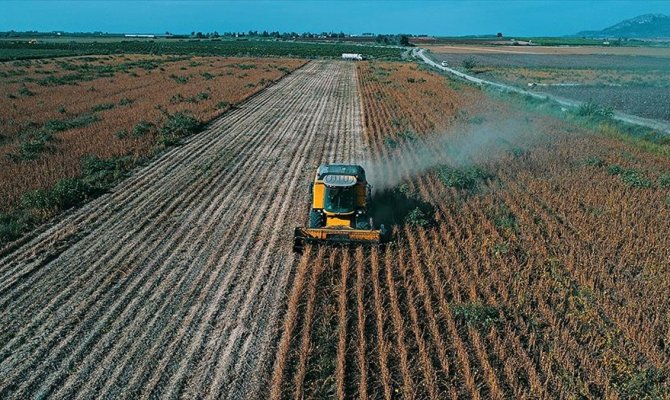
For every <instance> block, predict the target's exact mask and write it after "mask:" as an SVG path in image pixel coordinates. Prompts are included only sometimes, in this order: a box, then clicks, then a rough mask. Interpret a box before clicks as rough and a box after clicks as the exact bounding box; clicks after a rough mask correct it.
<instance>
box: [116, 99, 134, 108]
mask: <svg viewBox="0 0 670 400" xmlns="http://www.w3.org/2000/svg"><path fill="white" fill-rule="evenodd" d="M134 102H135V100H133V99H129V98H127V97H124V98H122V99H121V100H119V105H120V106H127V105H130V104H133V103H134Z"/></svg>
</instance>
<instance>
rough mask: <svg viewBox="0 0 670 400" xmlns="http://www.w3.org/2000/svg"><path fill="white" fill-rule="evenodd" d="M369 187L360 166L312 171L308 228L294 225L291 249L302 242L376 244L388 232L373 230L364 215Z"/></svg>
mask: <svg viewBox="0 0 670 400" xmlns="http://www.w3.org/2000/svg"><path fill="white" fill-rule="evenodd" d="M370 189H371V186H370V185H369V184H368V181H367V179H366V178H365V170H364V169H363V167H361V166H360V165H345V164H326V165H321V166H320V167H319V169H318V170H317V171H316V177H315V178H314V183H313V185H312V186H311V187H310V192H311V194H312V207H311V210H310V212H309V228H295V233H294V237H293V251H295V252H297V253H301V252H302V250H303V247H304V246H305V244H306V243H329V244H343V245H355V244H380V243H384V242H386V241H387V240H388V236H389V232H388V231H387V230H386V229H385V228H384V225H382V226H381V229H377V230H375V229H374V228H373V224H372V218H370V216H369V214H368V206H369V201H370V196H371V194H370V193H371V190H370Z"/></svg>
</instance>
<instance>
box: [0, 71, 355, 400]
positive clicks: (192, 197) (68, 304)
mask: <svg viewBox="0 0 670 400" xmlns="http://www.w3.org/2000/svg"><path fill="white" fill-rule="evenodd" d="M356 79H357V78H356V69H355V65H354V64H353V63H344V62H312V63H309V64H308V65H306V66H305V67H303V68H302V69H300V70H298V71H296V72H294V73H293V74H291V75H290V76H288V77H287V78H285V79H283V80H282V81H280V82H279V83H278V84H276V85H274V86H272V87H270V88H268V89H267V90H265V91H264V92H262V93H261V94H259V95H258V96H256V97H254V98H253V99H251V100H250V101H248V102H247V103H245V104H244V105H242V106H241V107H240V108H238V109H236V110H234V111H232V112H229V113H227V114H226V115H225V116H224V117H222V118H220V119H218V120H216V121H215V122H213V123H212V124H211V126H210V127H209V128H208V129H207V130H206V131H205V132H203V133H201V134H199V135H197V136H195V137H193V138H191V139H190V140H189V141H188V143H186V144H185V145H183V146H181V147H179V148H176V149H174V150H172V151H170V152H168V153H166V154H164V155H163V156H161V157H160V158H159V159H158V160H156V161H155V162H152V163H151V164H150V165H148V166H146V167H145V168H143V169H141V170H139V171H138V172H137V173H136V174H134V176H133V177H131V178H130V179H128V180H127V181H125V182H124V183H123V184H122V185H120V186H119V187H118V188H117V189H116V190H114V191H113V192H112V193H109V194H108V195H105V196H103V197H101V198H99V199H97V200H96V201H94V202H92V203H90V204H88V205H87V206H85V207H84V208H82V209H80V210H78V211H76V212H73V213H71V214H70V215H68V216H67V217H65V218H64V219H63V220H62V221H60V222H59V223H57V224H55V225H53V226H51V227H48V228H45V229H44V230H43V231H42V232H41V233H39V234H37V235H35V236H34V237H33V238H31V239H30V240H27V241H26V242H25V243H23V244H22V245H20V246H18V247H15V248H14V249H10V250H7V251H5V252H4V254H0V398H27V397H41V396H49V397H57V398H63V397H75V398H100V397H105V398H117V397H119V396H121V397H133V398H136V397H148V396H160V397H161V398H175V397H184V396H186V397H207V398H219V397H224V398H241V397H247V398H258V395H261V394H263V393H265V391H266V390H268V380H269V377H270V374H271V372H272V371H271V369H272V362H273V357H274V352H275V348H276V345H277V339H278V331H279V329H280V325H281V322H280V321H281V319H282V316H283V313H284V308H285V305H284V304H285V299H286V296H287V292H288V290H287V287H289V286H290V285H291V284H292V282H291V281H292V279H293V277H294V269H295V266H296V261H295V260H294V256H293V255H292V254H291V253H290V250H291V246H290V239H291V236H292V229H293V227H294V226H295V225H296V224H303V223H305V222H306V215H307V213H306V208H307V207H308V204H309V199H308V192H307V188H308V183H309V180H310V178H311V177H312V174H313V172H314V170H315V168H316V166H317V165H318V164H319V163H320V162H326V161H331V162H332V161H356V160H357V159H361V158H362V157H363V155H364V153H365V144H364V142H363V135H362V132H361V130H362V123H361V118H362V115H361V107H360V102H359V101H360V100H359V96H358V89H357V86H356Z"/></svg>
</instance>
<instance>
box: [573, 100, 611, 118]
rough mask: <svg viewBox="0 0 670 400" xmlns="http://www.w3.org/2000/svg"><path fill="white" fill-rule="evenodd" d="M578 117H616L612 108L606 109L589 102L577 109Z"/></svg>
mask: <svg viewBox="0 0 670 400" xmlns="http://www.w3.org/2000/svg"><path fill="white" fill-rule="evenodd" d="M577 115H579V116H580V117H590V118H610V117H612V115H614V110H613V109H612V107H604V106H601V105H599V104H596V103H593V102H588V103H583V104H582V105H580V106H579V108H577Z"/></svg>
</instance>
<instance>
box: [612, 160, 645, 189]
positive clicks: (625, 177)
mask: <svg viewBox="0 0 670 400" xmlns="http://www.w3.org/2000/svg"><path fill="white" fill-rule="evenodd" d="M607 172H608V173H609V174H610V175H618V176H619V177H620V178H621V180H622V181H623V182H625V183H627V184H628V185H629V186H631V187H638V188H652V187H653V186H654V183H653V182H652V181H651V180H649V179H647V177H645V176H644V175H643V174H642V173H641V172H638V171H636V170H634V169H627V168H623V167H621V166H619V165H612V166H610V167H609V168H607Z"/></svg>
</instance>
